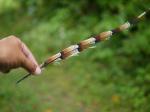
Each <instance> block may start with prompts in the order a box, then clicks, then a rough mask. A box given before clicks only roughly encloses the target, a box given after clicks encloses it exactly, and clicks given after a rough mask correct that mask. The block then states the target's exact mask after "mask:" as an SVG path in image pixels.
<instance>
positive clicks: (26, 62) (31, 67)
mask: <svg viewBox="0 0 150 112" xmlns="http://www.w3.org/2000/svg"><path fill="white" fill-rule="evenodd" d="M22 67H23V68H24V69H26V70H27V71H28V72H30V73H31V74H40V73H41V69H40V68H39V67H37V65H35V64H34V63H33V62H32V61H31V60H30V59H28V58H27V57H25V56H22Z"/></svg>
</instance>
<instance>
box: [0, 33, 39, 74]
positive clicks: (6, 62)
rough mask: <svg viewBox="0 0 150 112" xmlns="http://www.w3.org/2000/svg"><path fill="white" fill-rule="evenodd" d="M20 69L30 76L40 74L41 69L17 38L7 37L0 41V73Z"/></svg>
mask: <svg viewBox="0 0 150 112" xmlns="http://www.w3.org/2000/svg"><path fill="white" fill-rule="evenodd" d="M19 67H22V68H24V69H26V70H27V71H28V72H30V73H31V74H40V73H41V69H40V67H39V65H38V63H37V62H36V60H35V58H34V56H33V55H32V53H31V51H30V50H29V49H28V48H27V46H26V45H25V44H24V43H23V42H22V41H21V40H20V39H19V38H17V37H15V36H8V37H6V38H4V39H1V40H0V71H1V72H3V73H8V72H9V71H10V70H11V69H14V68H19Z"/></svg>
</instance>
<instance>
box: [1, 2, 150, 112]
mask: <svg viewBox="0 0 150 112" xmlns="http://www.w3.org/2000/svg"><path fill="white" fill-rule="evenodd" d="M148 8H150V1H149V0H80V1H78V0H0V37H1V38H4V37H7V36H9V35H16V36H17V37H19V38H20V39H21V40H22V41H24V42H25V43H26V44H27V45H28V47H29V48H30V49H31V51H32V52H33V54H34V55H35V57H36V59H37V60H38V62H39V63H41V62H42V61H43V60H45V59H46V58H48V57H49V56H51V55H53V54H55V53H57V52H59V51H60V50H62V49H63V48H66V47H68V46H70V45H72V44H76V43H78V42H80V41H81V40H84V39H86V38H88V37H90V36H91V35H95V34H99V33H100V32H103V31H107V30H111V29H113V28H116V27H117V26H119V25H121V24H122V23H124V22H126V21H127V20H128V19H131V18H134V17H136V16H137V15H139V14H140V13H142V12H143V11H145V10H146V9H148ZM149 20H150V16H149V15H148V16H147V17H146V18H143V20H142V21H141V22H140V23H139V24H138V25H137V26H135V27H132V28H131V29H129V30H128V31H124V32H122V33H120V34H117V35H115V36H113V37H112V38H110V39H109V40H108V41H104V42H101V43H100V44H97V46H96V48H95V49H88V50H86V51H85V52H83V53H81V54H80V55H79V56H77V57H72V58H69V59H67V60H65V61H62V62H61V63H60V64H51V65H49V67H47V68H46V69H45V70H44V71H43V73H42V75H40V76H32V77H30V78H29V79H27V80H25V81H23V82H22V83H21V84H20V85H16V84H15V82H16V81H17V80H18V79H19V78H20V77H21V76H22V75H23V74H25V73H26V72H25V70H23V69H16V70H13V71H11V72H10V73H9V74H5V75H4V74H2V73H1V76H0V112H149V111H150V25H149V24H150V21H149ZM14 52H15V50H14Z"/></svg>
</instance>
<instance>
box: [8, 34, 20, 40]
mask: <svg viewBox="0 0 150 112" xmlns="http://www.w3.org/2000/svg"><path fill="white" fill-rule="evenodd" d="M8 38H10V39H12V40H14V41H20V39H19V38H18V37H16V36H14V35H10V36H9V37H8Z"/></svg>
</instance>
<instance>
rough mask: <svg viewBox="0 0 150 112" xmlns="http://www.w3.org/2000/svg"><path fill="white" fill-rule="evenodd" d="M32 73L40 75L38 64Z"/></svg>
mask: <svg viewBox="0 0 150 112" xmlns="http://www.w3.org/2000/svg"><path fill="white" fill-rule="evenodd" d="M34 74H36V75H40V74H41V69H40V67H39V66H38V67H36V70H35V72H34Z"/></svg>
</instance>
